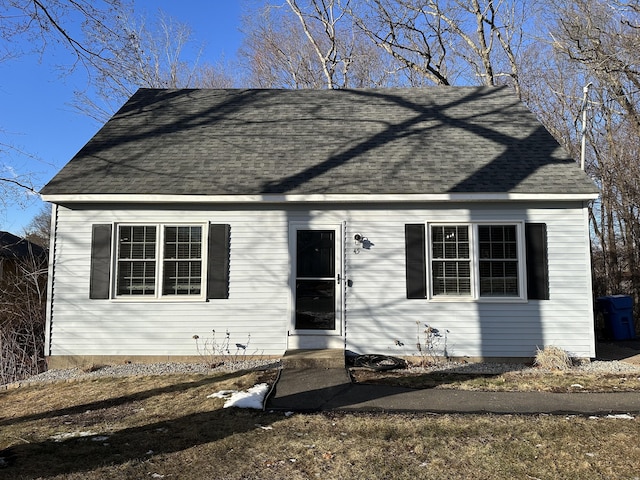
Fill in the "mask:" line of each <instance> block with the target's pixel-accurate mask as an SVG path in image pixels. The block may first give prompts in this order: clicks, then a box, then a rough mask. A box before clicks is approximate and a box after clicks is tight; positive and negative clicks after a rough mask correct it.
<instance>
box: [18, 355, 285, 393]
mask: <svg viewBox="0 0 640 480" xmlns="http://www.w3.org/2000/svg"><path fill="white" fill-rule="evenodd" d="M270 368H280V361H279V360H273V359H269V360H243V361H236V362H225V363H223V364H221V365H218V366H216V367H215V368H211V366H209V365H207V364H205V363H127V364H123V365H106V366H103V367H98V368H96V369H95V370H93V371H90V372H87V371H85V370H82V369H80V368H68V369H52V370H47V371H46V372H43V373H40V374H38V375H34V376H33V377H29V378H26V379H24V380H21V381H19V382H15V383H14V384H9V385H7V387H8V388H11V387H12V386H16V385H28V384H32V383H47V382H56V381H71V380H81V379H90V378H98V377H128V376H131V375H171V374H204V375H207V374H212V373H225V372H237V371H240V370H267V369H270Z"/></svg>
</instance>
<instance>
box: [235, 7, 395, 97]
mask: <svg viewBox="0 0 640 480" xmlns="http://www.w3.org/2000/svg"><path fill="white" fill-rule="evenodd" d="M345 5H346V6H348V5H349V2H346V4H341V3H340V2H338V1H337V0H326V1H322V0H308V1H301V0H296V1H294V0H290V1H289V2H288V3H287V7H284V6H281V7H279V6H274V5H268V6H267V7H265V8H264V9H262V10H261V11H260V12H258V13H257V14H254V15H250V16H249V15H248V16H246V17H245V18H244V27H243V30H244V32H245V39H244V42H243V47H242V49H241V55H242V57H243V58H244V60H245V65H246V68H247V70H248V82H249V83H250V84H252V85H255V86H258V87H262V88H269V87H271V88H347V87H374V86H388V85H393V84H396V83H397V78H398V76H397V74H396V73H397V68H396V66H395V65H394V63H393V61H392V58H391V57H390V56H388V55H386V54H384V52H382V51H380V50H378V49H376V48H372V47H373V45H372V44H371V43H370V42H369V40H368V39H367V38H366V37H365V35H363V33H362V32H361V31H360V30H359V29H358V28H357V27H356V26H355V24H354V22H353V21H352V19H351V18H350V16H349V15H347V10H346V9H345V8H344V7H345Z"/></svg>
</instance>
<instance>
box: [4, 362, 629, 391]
mask: <svg viewBox="0 0 640 480" xmlns="http://www.w3.org/2000/svg"><path fill="white" fill-rule="evenodd" d="M281 366H282V365H281V362H280V361H279V360H273V359H270V360H244V361H236V362H226V363H223V364H221V365H219V366H217V367H215V368H211V367H210V366H209V365H207V364H205V363H128V364H124V365H109V366H104V367H99V368H97V369H95V370H93V371H90V372H87V371H84V370H82V369H79V368H70V369H64V370H62V369H60V370H58V369H54V370H48V371H46V372H44V373H41V374H39V375H34V376H33V377H29V378H27V379H24V380H21V381H19V382H15V383H13V384H9V385H5V386H4V387H6V388H12V387H16V386H20V385H28V384H33V383H47V382H56V381H72V380H81V379H90V378H98V377H127V376H131V375H170V374H212V373H224V372H235V371H240V370H266V369H270V368H281ZM571 371H572V372H575V373H592V374H638V375H640V365H635V364H631V363H625V362H620V361H608V360H607V361H601V360H595V361H592V362H590V363H586V364H583V365H578V366H575V367H573V368H572V369H571ZM398 372H405V373H434V372H449V373H469V374H487V375H496V374H501V373H505V372H519V373H522V374H545V373H549V372H550V371H548V370H543V369H540V368H535V367H530V366H527V365H525V364H522V363H458V362H442V363H438V364H434V365H427V366H411V367H409V368H407V369H404V370H398ZM0 387H2V386H0Z"/></svg>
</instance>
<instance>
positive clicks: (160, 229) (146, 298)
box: [111, 222, 209, 303]
mask: <svg viewBox="0 0 640 480" xmlns="http://www.w3.org/2000/svg"><path fill="white" fill-rule="evenodd" d="M208 226H209V224H208V223H202V222H185V223H177V222H171V223H149V222H126V223H114V229H113V232H114V233H113V235H112V240H113V246H112V248H111V268H112V275H111V299H112V300H117V301H118V302H136V303H139V302H167V303H172V302H173V303H176V302H177V303H183V302H202V301H206V299H207V276H208V273H209V272H208V265H209V262H208V257H207V255H208V250H209V249H208V248H207V247H208V245H209V228H208ZM120 227H156V258H155V262H156V278H155V294H154V295H118V268H119V267H118V254H119V247H120V245H119V243H120V242H119V238H120ZM165 227H201V228H202V240H201V241H202V244H201V245H202V251H201V256H200V261H201V277H200V282H201V284H200V295H163V294H162V287H163V285H162V279H163V278H164V258H163V253H164V233H165Z"/></svg>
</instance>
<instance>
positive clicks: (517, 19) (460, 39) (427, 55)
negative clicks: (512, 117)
mask: <svg viewBox="0 0 640 480" xmlns="http://www.w3.org/2000/svg"><path fill="white" fill-rule="evenodd" d="M527 3H529V2H521V1H517V2H516V1H511V0H466V1H463V0H430V1H418V0H371V1H370V2H366V4H365V5H366V6H364V7H362V6H360V7H359V8H358V9H351V10H350V13H351V15H352V16H353V18H354V19H355V21H356V22H357V24H358V26H359V27H360V28H361V30H362V31H363V32H365V33H366V34H367V35H368V37H369V38H370V39H371V40H372V41H373V42H374V43H375V44H376V45H378V46H379V47H381V48H382V49H384V50H385V51H386V52H388V53H389V54H390V55H392V56H393V57H394V58H395V59H396V61H397V62H398V63H399V64H401V65H402V66H403V67H404V68H405V70H406V72H407V78H408V79H409V82H410V83H411V84H414V85H415V84H422V83H431V84H437V85H454V84H476V85H477V84H480V85H498V84H504V83H509V84H511V85H512V86H513V87H514V88H515V90H516V91H517V92H519V87H518V64H519V58H518V56H519V51H520V49H521V47H522V44H523V42H524V40H525V32H524V23H525V20H526V13H531V12H530V11H529V12H528V11H527V10H526V8H527Z"/></svg>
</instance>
